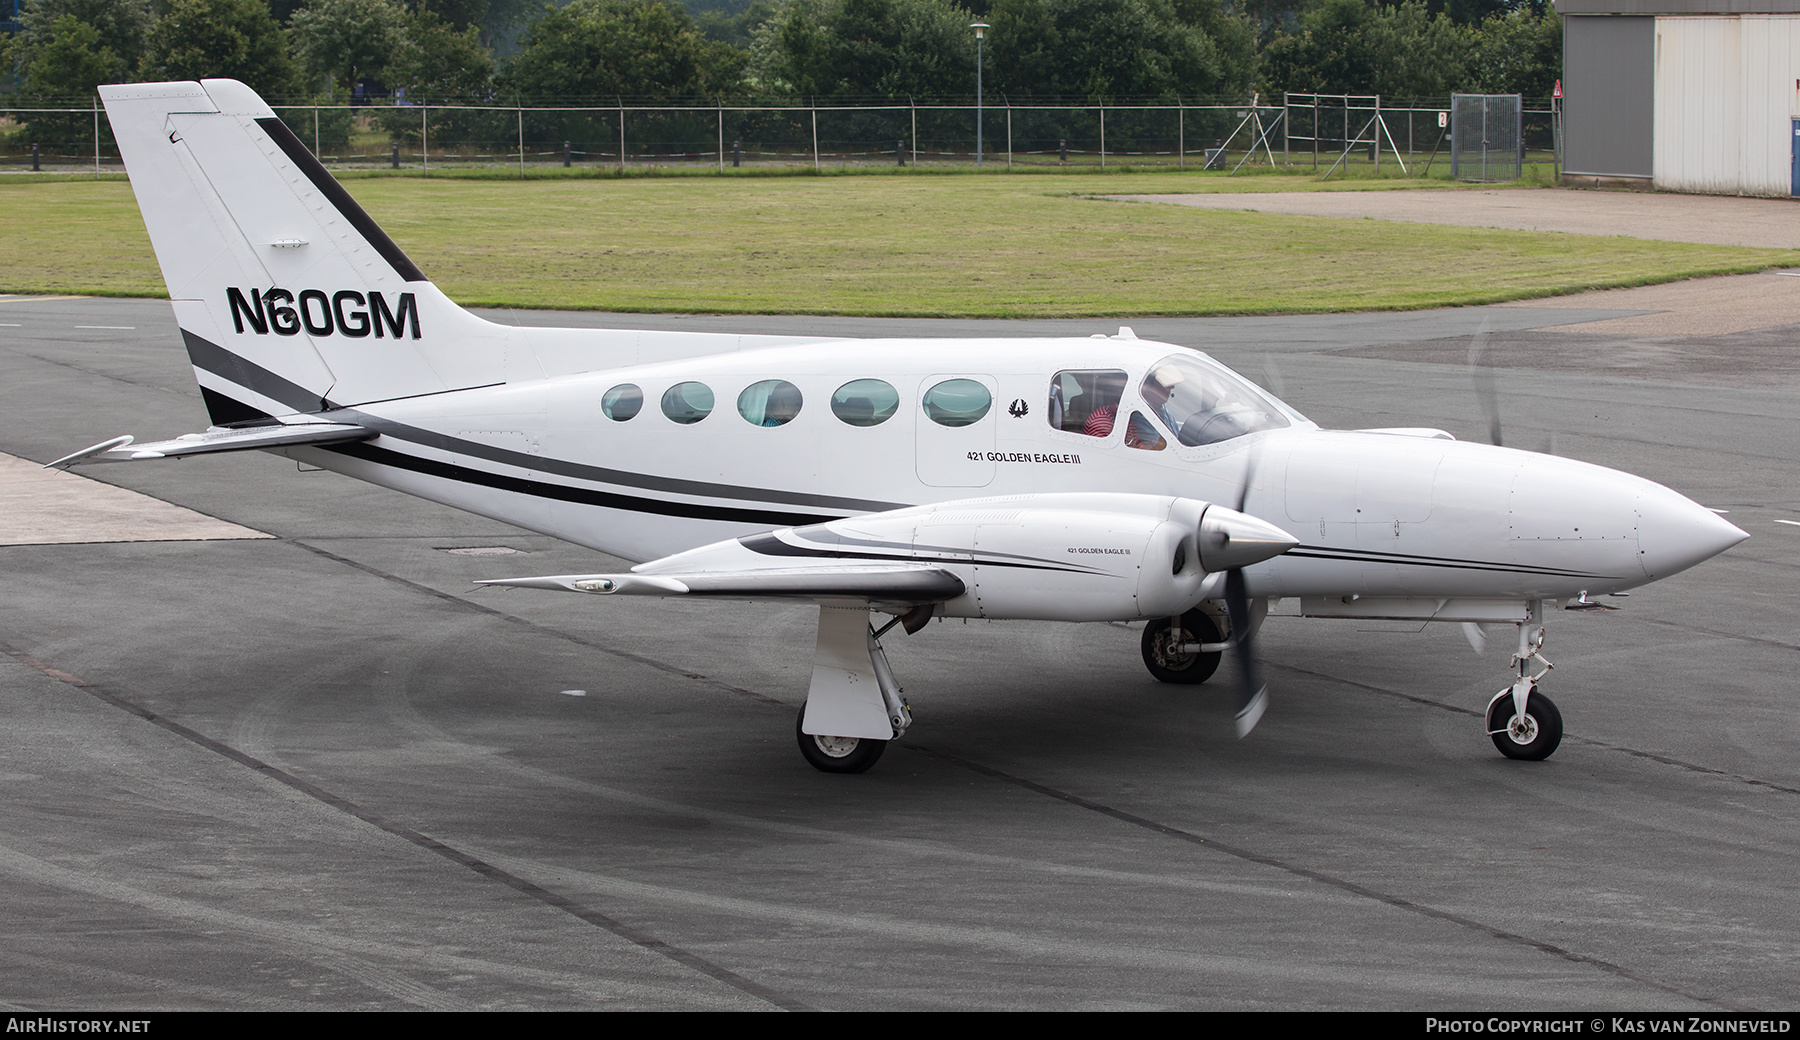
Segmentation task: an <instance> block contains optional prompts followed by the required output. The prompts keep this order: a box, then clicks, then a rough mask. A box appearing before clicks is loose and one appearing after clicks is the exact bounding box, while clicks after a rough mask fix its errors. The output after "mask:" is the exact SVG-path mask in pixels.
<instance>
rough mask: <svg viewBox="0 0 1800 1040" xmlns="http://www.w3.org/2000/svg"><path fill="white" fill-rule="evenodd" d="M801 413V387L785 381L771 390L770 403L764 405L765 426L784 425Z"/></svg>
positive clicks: (763, 422)
mask: <svg viewBox="0 0 1800 1040" xmlns="http://www.w3.org/2000/svg"><path fill="white" fill-rule="evenodd" d="M799 414H800V388H799V387H797V386H795V385H794V384H792V383H787V382H783V383H781V384H780V385H778V386H776V387H775V389H774V390H772V391H770V392H769V403H768V404H767V405H765V406H763V421H762V424H763V425H764V426H783V425H785V424H787V423H789V422H791V421H793V418H794V416H796V415H799Z"/></svg>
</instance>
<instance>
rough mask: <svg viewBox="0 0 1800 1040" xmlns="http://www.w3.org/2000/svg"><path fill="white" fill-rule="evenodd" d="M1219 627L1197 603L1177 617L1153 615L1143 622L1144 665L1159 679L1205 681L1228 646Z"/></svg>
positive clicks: (1171, 681) (1217, 667)
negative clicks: (1147, 622) (1145, 622)
mask: <svg viewBox="0 0 1800 1040" xmlns="http://www.w3.org/2000/svg"><path fill="white" fill-rule="evenodd" d="M1219 627H1220V626H1219V623H1218V621H1217V620H1216V619H1214V618H1213V616H1212V615H1210V614H1208V613H1206V612H1205V611H1203V610H1201V609H1200V608H1199V607H1195V608H1194V609H1193V610H1190V611H1188V612H1187V613H1185V614H1183V615H1181V616H1180V617H1178V618H1153V619H1152V620H1151V621H1150V623H1149V624H1148V625H1145V626H1144V638H1143V642H1142V644H1141V649H1142V651H1143V654H1144V667H1145V668H1148V669H1149V670H1150V674H1151V675H1153V676H1155V677H1156V680H1157V681H1158V682H1166V683H1203V682H1205V681H1206V680H1208V679H1210V678H1212V675H1213V673H1214V672H1216V671H1218V670H1219V658H1220V657H1221V656H1222V655H1223V651H1224V650H1225V649H1226V648H1228V647H1229V646H1231V644H1230V643H1229V642H1227V641H1225V638H1224V636H1223V635H1222V634H1221V633H1220V631H1219Z"/></svg>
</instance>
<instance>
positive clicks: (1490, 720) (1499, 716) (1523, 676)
mask: <svg viewBox="0 0 1800 1040" xmlns="http://www.w3.org/2000/svg"><path fill="white" fill-rule="evenodd" d="M1518 627H1519V649H1518V650H1517V651H1516V652H1515V653H1514V654H1513V665H1514V666H1515V667H1517V668H1518V669H1519V678H1518V679H1517V680H1516V681H1515V682H1514V683H1513V684H1512V685H1511V686H1510V687H1508V688H1506V689H1504V690H1501V691H1500V692H1499V693H1497V694H1495V695H1494V699H1493V700H1490V701H1488V706H1487V714H1486V717H1487V730H1488V736H1489V737H1490V738H1491V739H1492V740H1493V741H1494V746H1495V747H1496V748H1499V749H1500V753H1501V754H1502V755H1505V756H1506V757H1507V758H1517V759H1523V760H1525V761H1529V762H1541V761H1543V760H1544V759H1546V758H1549V757H1550V754H1551V753H1552V752H1554V751H1555V750H1556V747H1557V745H1558V744H1561V743H1562V734H1563V723H1562V713H1561V712H1559V711H1557V710H1556V705H1555V704H1554V703H1553V702H1552V701H1551V700H1550V698H1548V697H1546V696H1544V695H1543V694H1542V693H1541V692H1539V691H1538V681H1539V680H1541V679H1543V677H1544V676H1546V675H1548V674H1550V669H1552V668H1554V667H1556V666H1555V665H1553V664H1551V663H1550V661H1549V659H1547V658H1546V657H1544V655H1543V654H1541V653H1539V652H1538V651H1539V650H1540V649H1542V647H1543V645H1544V604H1543V603H1542V601H1538V600H1534V601H1532V604H1531V616H1530V618H1529V619H1528V620H1526V621H1523V622H1520V623H1519V626H1518ZM1532 661H1539V662H1542V663H1543V666H1544V667H1543V670H1542V671H1539V672H1538V673H1537V674H1536V675H1533V674H1531V671H1530V668H1531V662H1532Z"/></svg>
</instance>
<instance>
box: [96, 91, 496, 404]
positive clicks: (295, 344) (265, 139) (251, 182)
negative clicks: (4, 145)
mask: <svg viewBox="0 0 1800 1040" xmlns="http://www.w3.org/2000/svg"><path fill="white" fill-rule="evenodd" d="M100 95H101V97H102V99H104V101H105V102H106V114H107V118H108V119H110V120H111V122H112V126H113V133H114V135H115V137H116V138H117V139H118V142H119V150H120V153H121V155H122V156H123V158H124V160H125V167H126V170H127V171H128V172H129V173H130V175H131V186H132V189H133V190H134V191H135V192H136V193H137V198H138V206H139V208H140V209H141V210H142V211H143V215H144V224H145V226H146V227H147V228H148V229H149V232H150V242H151V245H152V246H154V247H155V249H156V259H157V262H158V263H159V264H161V266H162V272H163V280H164V281H165V282H166V283H167V284H168V287H169V296H170V298H171V299H172V300H173V301H174V304H175V317H176V321H177V322H178V323H179V324H180V326H181V331H182V337H183V339H184V340H185V341H186V342H187V347H188V354H189V357H190V358H191V359H192V361H193V363H194V371H195V376H196V378H198V379H199V381H200V387H201V390H202V392H203V393H204V395H205V397H206V402H207V407H208V409H209V410H210V411H211V412H212V415H213V421H214V422H215V423H226V422H234V421H238V420H242V419H251V418H256V417H258V416H261V415H283V414H289V413H294V412H312V411H318V410H320V409H322V408H328V407H331V406H333V405H353V404H363V403H368V402H371V401H381V400H389V399H393V398H397V397H413V396H417V395H420V394H429V393H438V392H442V391H445V390H457V389H464V388H467V387H472V386H485V385H489V384H493V383H497V382H501V381H503V379H504V374H503V371H504V357H505V346H504V336H505V330H504V329H503V328H501V327H499V326H495V325H493V324H491V323H489V322H486V321H483V320H481V319H480V318H477V317H475V316H474V315H471V314H469V313H468V312H466V311H464V310H463V309H462V308H460V307H458V306H457V305H456V304H454V303H452V302H451V301H450V300H449V299H448V298H447V297H445V296H444V294H443V293H441V292H439V291H438V289H437V287H436V286H434V285H432V284H431V282H429V281H427V280H426V278H425V276H424V275H423V274H422V273H421V272H420V271H419V269H418V267H417V266H415V265H414V264H413V262H412V261H411V260H410V259H408V258H407V256H406V254H405V252H403V251H402V250H401V249H400V247H399V246H397V245H396V244H395V243H394V241H393V240H392V239H390V238H389V237H388V236H387V234H386V233H385V232H383V231H382V230H381V229H380V228H379V227H377V226H376V225H375V222H374V221H373V220H371V219H370V218H369V215H368V214H367V213H365V212H363V209H362V207H361V206H359V205H357V203H356V201H355V200H354V199H352V198H351V197H350V194H349V193H348V192H346V191H345V190H344V188H343V187H342V186H341V185H340V184H338V182H337V180H336V179H335V178H333V177H332V175H331V173H330V172H329V171H327V170H326V169H325V167H324V166H323V165H321V164H320V163H319V161H318V160H317V159H316V158H314V157H313V155H312V153H311V152H309V151H308V150H307V148H306V146H305V145H304V144H303V143H302V142H301V141H300V140H299V139H298V138H296V137H295V136H294V134H293V133H292V132H291V131H290V130H288V128H287V127H286V126H285V125H284V124H283V123H282V122H281V121H280V120H279V119H278V118H276V116H275V113H274V111H273V110H271V109H270V108H269V106H268V105H267V104H265V103H264V102H263V100H262V98H260V97H258V96H257V95H256V93H255V92H254V91H252V90H251V89H250V88H249V87H246V86H244V85H243V84H242V83H239V82H237V81H235V80H205V81H202V82H199V83H138V84H125V85H119V86H105V87H101V88H100Z"/></svg>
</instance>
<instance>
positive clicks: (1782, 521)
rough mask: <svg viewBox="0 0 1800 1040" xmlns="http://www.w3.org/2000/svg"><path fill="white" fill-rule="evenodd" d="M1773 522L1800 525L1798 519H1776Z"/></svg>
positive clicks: (1790, 525) (1791, 525)
mask: <svg viewBox="0 0 1800 1040" xmlns="http://www.w3.org/2000/svg"><path fill="white" fill-rule="evenodd" d="M1775 522H1776V523H1778V524H1787V525H1788V526H1789V527H1800V520H1777V521H1775Z"/></svg>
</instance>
